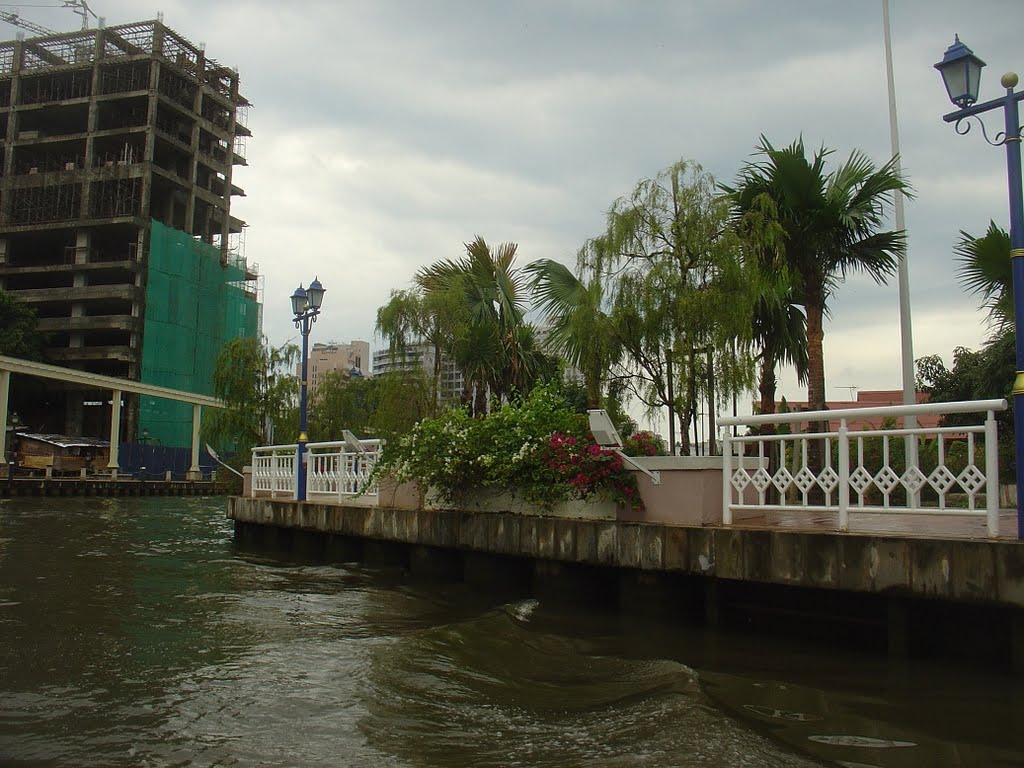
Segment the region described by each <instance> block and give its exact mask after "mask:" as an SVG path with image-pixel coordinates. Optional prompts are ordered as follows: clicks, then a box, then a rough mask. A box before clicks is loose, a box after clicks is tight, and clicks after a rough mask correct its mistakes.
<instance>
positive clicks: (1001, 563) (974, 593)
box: [227, 497, 1024, 623]
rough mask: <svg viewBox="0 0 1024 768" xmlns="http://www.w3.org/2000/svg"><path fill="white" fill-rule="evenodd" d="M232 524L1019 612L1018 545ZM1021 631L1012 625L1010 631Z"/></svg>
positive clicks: (593, 527)
mask: <svg viewBox="0 0 1024 768" xmlns="http://www.w3.org/2000/svg"><path fill="white" fill-rule="evenodd" d="M227 514H228V517H229V518H230V519H232V520H235V521H236V522H238V523H246V524H252V525H257V526H273V527H277V528H284V529H295V530H304V531H310V532H317V533H321V534H328V535H340V536H344V537H352V538H354V539H361V540H366V541H371V542H373V541H379V542H395V543H400V544H405V545H413V546H415V547H423V548H427V551H429V550H430V549H438V550H452V549H454V550H460V551H468V552H480V553H488V554H491V555H507V556H513V557H519V558H530V559H535V560H544V561H552V562H556V563H566V564H579V565H591V566H603V567H612V568H623V569H636V570H639V571H648V572H659V573H676V574H690V575H694V576H701V577H706V578H709V579H720V580H729V581H738V582H750V583H758V584H772V585H780V586H789V587H806V588H811V589H822V590H833V591H843V592H855V593H870V594H885V595H890V596H905V597H918V598H927V599H941V600H949V601H958V602H965V603H977V604H986V605H991V606H1002V607H1005V608H1007V609H1011V610H1013V611H1015V612H1016V611H1022V610H1024V543H1021V542H1017V541H1005V540H997V541H989V540H958V539H923V538H907V537H884V536H868V535H857V534H849V533H844V534H840V533H829V532H803V531H786V530H770V531H769V530H747V529H735V528H723V527H718V526H705V527H682V526H672V525H660V524H652V523H634V522H627V521H608V520H576V519H556V518H548V517H537V516H523V515H515V514H502V513H481V512H459V511H449V510H412V509H385V508H379V507H373V508H365V507H342V506H334V505H322V504H310V503H305V504H300V503H297V502H293V501H282V500H270V499H252V498H239V497H231V498H229V499H228V506H227ZM1018 623H1019V622H1018Z"/></svg>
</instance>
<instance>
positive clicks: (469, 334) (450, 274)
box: [415, 236, 537, 416]
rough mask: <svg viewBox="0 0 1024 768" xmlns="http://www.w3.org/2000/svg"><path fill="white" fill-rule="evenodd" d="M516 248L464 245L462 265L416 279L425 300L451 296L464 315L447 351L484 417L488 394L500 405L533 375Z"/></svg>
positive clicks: (434, 268)
mask: <svg viewBox="0 0 1024 768" xmlns="http://www.w3.org/2000/svg"><path fill="white" fill-rule="evenodd" d="M515 256H516V244H515V243H502V244H501V245H499V246H497V247H496V248H491V247H490V246H489V245H488V244H487V242H486V241H485V240H484V239H483V238H482V237H479V236H478V237H476V238H475V239H474V240H473V241H472V242H470V243H466V253H465V255H464V256H463V257H462V258H460V259H445V260H442V261H439V262H436V263H435V264H433V265H431V266H429V267H425V268H423V269H421V270H420V271H419V272H417V273H416V278H415V281H416V284H417V285H418V286H419V287H420V289H421V290H423V291H424V293H425V294H426V295H427V296H431V295H437V294H442V293H444V294H454V295H457V296H458V297H459V299H460V302H461V304H462V307H463V309H464V312H465V323H464V325H463V326H462V327H461V328H459V329H457V330H456V332H455V334H454V338H453V342H452V345H451V352H452V354H453V356H454V358H455V362H456V364H457V365H459V367H460V368H462V370H463V374H464V376H465V378H466V382H467V385H468V386H469V387H470V388H471V389H472V390H473V392H474V395H473V412H474V414H476V415H478V416H481V415H483V414H484V413H486V411H487V395H488V392H489V393H490V394H491V396H492V397H494V398H496V399H499V400H500V399H502V398H504V397H507V396H508V395H510V394H511V393H512V392H513V391H516V390H518V391H526V390H527V389H528V388H529V386H530V385H531V384H532V382H533V378H534V375H535V373H536V370H537V356H536V352H535V350H534V349H533V347H532V336H530V335H529V334H526V333H524V330H523V328H524V326H525V319H524V312H525V309H524V307H525V292H526V277H525V276H524V275H523V273H522V272H521V271H520V270H518V269H516V267H515Z"/></svg>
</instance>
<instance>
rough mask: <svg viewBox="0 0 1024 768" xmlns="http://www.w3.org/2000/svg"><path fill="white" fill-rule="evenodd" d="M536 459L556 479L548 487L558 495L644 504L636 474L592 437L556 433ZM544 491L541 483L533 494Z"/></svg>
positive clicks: (619, 457) (615, 454) (539, 493)
mask: <svg viewBox="0 0 1024 768" xmlns="http://www.w3.org/2000/svg"><path fill="white" fill-rule="evenodd" d="M588 437H589V436H588ZM535 458H536V459H537V460H538V461H539V463H540V464H541V465H542V466H543V467H545V468H546V469H547V470H548V471H549V472H550V473H551V474H552V475H553V477H552V478H551V479H552V481H553V482H552V483H551V484H550V485H549V486H547V487H548V488H551V489H553V491H554V493H556V494H560V495H562V496H563V497H564V496H566V495H567V496H568V497H569V498H576V499H588V498H591V497H592V496H597V497H600V498H610V499H612V500H614V501H617V502H621V503H633V504H634V505H639V504H642V502H641V501H640V496H639V493H638V490H637V484H636V475H634V474H633V473H632V472H629V471H628V470H626V469H625V468H624V467H623V462H622V457H621V456H619V454H618V453H616V452H615V451H611V450H607V449H605V448H602V447H601V446H599V445H598V444H597V443H595V442H593V440H592V439H580V438H578V437H576V436H573V435H564V434H561V433H559V432H556V433H554V434H553V435H551V437H549V438H548V442H547V445H546V446H545V447H544V448H543V449H542V450H540V451H538V452H537V454H536V457H535ZM543 491H544V487H543V486H542V487H539V488H537V489H536V490H535V491H534V493H535V495H538V496H539V495H541V494H542V493H543Z"/></svg>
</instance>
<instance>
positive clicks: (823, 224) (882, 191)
mask: <svg viewBox="0 0 1024 768" xmlns="http://www.w3.org/2000/svg"><path fill="white" fill-rule="evenodd" d="M758 153H759V154H760V155H763V156H764V158H765V159H764V160H762V161H759V162H751V163H748V164H747V165H746V166H745V167H744V168H743V169H742V170H741V171H740V175H739V180H738V182H737V184H736V186H735V187H734V188H726V192H728V193H729V195H730V196H731V197H732V200H733V203H734V204H735V205H736V206H737V208H738V209H739V211H740V212H743V211H748V210H751V209H753V208H754V207H755V206H756V205H758V204H759V201H762V202H763V200H764V198H767V200H769V201H770V202H771V204H772V206H774V220H775V222H776V223H777V224H778V227H779V235H780V236H779V239H778V244H777V247H776V248H775V249H774V254H772V258H771V259H769V264H770V263H771V261H773V260H774V261H775V263H776V265H777V266H778V267H779V268H782V269H785V270H786V271H788V273H789V275H790V276H791V279H792V296H793V298H794V299H795V300H798V301H799V302H800V303H801V304H803V307H804V311H805V313H806V321H807V399H808V402H809V405H810V407H811V409H812V410H823V409H824V407H825V369H824V359H823V349H822V341H823V336H824V329H823V318H824V316H825V313H826V311H827V306H828V301H829V299H830V298H831V297H832V295H833V294H834V293H835V291H836V289H837V288H838V287H839V285H840V284H842V282H843V281H844V280H845V279H846V276H847V275H848V274H851V273H855V272H864V273H866V274H868V275H869V276H870V277H871V278H872V279H874V280H875V282H877V283H884V282H886V280H887V278H888V277H890V276H891V275H892V273H893V272H894V271H895V269H896V265H897V263H898V262H897V260H898V259H900V258H902V257H903V256H904V253H905V250H906V243H905V235H904V232H903V231H900V230H888V229H885V210H886V208H887V207H888V205H889V203H890V202H891V201H892V199H893V196H894V195H896V194H909V187H908V185H907V184H906V182H905V181H904V180H903V179H902V178H901V177H900V175H899V173H898V171H897V170H896V166H895V162H896V158H892V159H891V160H889V162H887V163H886V164H885V165H883V166H882V167H881V168H876V167H875V165H874V163H872V162H871V160H870V159H868V158H867V156H865V155H864V154H863V153H861V152H860V151H858V150H854V151H853V152H851V153H850V156H849V158H848V159H847V160H846V162H844V163H842V164H841V165H840V166H839V167H837V168H836V169H835V170H833V171H831V172H826V169H825V160H826V158H827V157H828V155H830V154H831V151H830V150H827V149H825V148H824V147H822V148H821V149H819V150H818V151H817V152H815V153H814V156H813V157H812V158H811V159H810V160H808V158H807V155H806V152H805V150H804V144H803V140H802V139H798V140H797V141H795V142H793V144H791V145H790V146H788V147H786V148H785V149H776V148H775V147H773V146H772V145H771V144H770V143H769V142H768V140H767V139H766V138H764V137H763V136H762V137H761V143H760V145H759V146H758Z"/></svg>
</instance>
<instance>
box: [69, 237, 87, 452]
mask: <svg viewBox="0 0 1024 768" xmlns="http://www.w3.org/2000/svg"><path fill="white" fill-rule="evenodd" d="M89 242H90V238H89V233H88V232H87V231H86V230H84V229H80V230H78V232H77V233H76V234H75V256H74V263H75V265H76V266H77V265H80V264H87V263H88V262H89ZM72 279H73V280H74V287H75V288H84V287H85V286H86V276H85V272H75V274H74V276H73V278H72ZM71 316H72V317H84V316H85V304H83V303H82V302H81V301H75V302H72V303H71ZM83 345H84V341H83V337H82V332H81V331H72V332H71V334H70V340H69V342H68V346H69V347H72V348H74V349H78V348H81V347H82V346H83ZM70 434H75V433H74V432H72V433H70Z"/></svg>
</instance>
